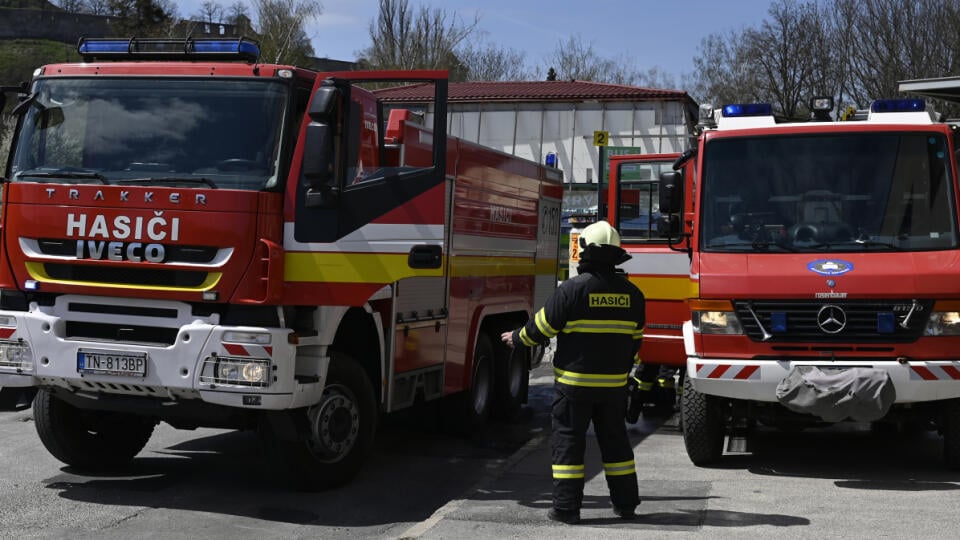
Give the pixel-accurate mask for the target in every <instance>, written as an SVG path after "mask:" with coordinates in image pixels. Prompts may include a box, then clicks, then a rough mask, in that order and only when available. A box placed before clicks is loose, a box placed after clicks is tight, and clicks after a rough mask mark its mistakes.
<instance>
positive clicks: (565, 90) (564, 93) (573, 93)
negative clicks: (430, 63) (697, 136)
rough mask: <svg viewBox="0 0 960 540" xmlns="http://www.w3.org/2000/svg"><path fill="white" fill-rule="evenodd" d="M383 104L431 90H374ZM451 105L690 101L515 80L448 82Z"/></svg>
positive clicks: (426, 96) (667, 93) (597, 86)
mask: <svg viewBox="0 0 960 540" xmlns="http://www.w3.org/2000/svg"><path fill="white" fill-rule="evenodd" d="M377 96H378V97H380V98H381V99H383V100H384V101H402V102H416V101H430V100H432V99H433V87H432V85H429V84H414V85H409V86H401V87H396V88H386V89H383V90H377ZM447 98H448V101H449V102H450V103H469V102H491V101H501V102H502V101H509V102H512V101H585V100H597V101H643V100H664V99H666V100H680V101H691V102H692V101H693V100H692V98H691V97H690V96H689V95H688V94H687V93H686V92H684V91H682V90H661V89H656V88H642V87H639V86H625V85H620V84H609V83H598V82H590V81H517V82H499V81H496V82H451V83H450V85H449V88H448V96H447Z"/></svg>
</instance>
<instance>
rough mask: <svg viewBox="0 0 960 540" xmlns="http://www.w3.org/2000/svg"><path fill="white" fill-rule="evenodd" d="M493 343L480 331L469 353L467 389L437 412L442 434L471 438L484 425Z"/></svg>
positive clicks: (490, 397)
mask: <svg viewBox="0 0 960 540" xmlns="http://www.w3.org/2000/svg"><path fill="white" fill-rule="evenodd" d="M494 361H495V356H494V350H493V342H491V341H490V337H489V336H488V335H486V334H484V333H483V332H481V333H480V334H479V335H478V336H477V344H476V346H475V349H474V353H473V376H472V377H471V378H470V388H469V389H467V390H466V391H464V392H460V393H458V394H455V395H452V396H450V397H448V398H446V401H447V402H448V403H445V404H444V405H445V406H443V408H441V410H440V418H441V422H442V424H443V426H444V429H445V430H446V431H449V432H451V433H453V434H459V435H472V434H473V433H474V432H475V431H476V430H477V429H479V428H480V427H482V426H483V425H484V424H486V423H487V420H488V419H489V418H490V412H491V408H492V402H493V367H494V366H493V364H494Z"/></svg>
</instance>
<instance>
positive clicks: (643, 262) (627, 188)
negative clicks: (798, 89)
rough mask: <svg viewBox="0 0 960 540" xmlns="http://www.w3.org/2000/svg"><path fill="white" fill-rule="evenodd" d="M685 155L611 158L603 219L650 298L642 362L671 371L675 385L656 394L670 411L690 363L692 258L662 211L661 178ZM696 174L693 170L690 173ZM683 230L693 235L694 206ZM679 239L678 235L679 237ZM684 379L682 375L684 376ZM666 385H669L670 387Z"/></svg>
mask: <svg viewBox="0 0 960 540" xmlns="http://www.w3.org/2000/svg"><path fill="white" fill-rule="evenodd" d="M680 155H681V154H678V153H670V154H624V155H616V156H610V176H609V178H610V185H609V186H608V187H607V188H606V189H605V190H603V191H602V192H601V196H602V198H603V199H604V201H605V202H604V204H602V205H601V206H600V215H601V217H605V218H606V219H607V220H608V221H609V222H610V223H611V224H612V225H613V226H614V227H615V228H616V229H617V230H618V231H619V232H620V237H621V243H622V246H623V248H624V249H625V250H627V252H628V253H630V254H631V255H632V258H631V259H630V260H629V261H627V262H626V263H624V264H623V265H621V268H623V269H624V271H626V272H627V274H628V275H629V277H630V281H632V282H633V283H634V284H635V285H637V287H639V288H640V290H641V291H643V294H644V296H645V298H646V301H647V302H646V326H645V328H644V333H643V345H641V348H640V357H641V359H642V361H643V363H644V364H653V365H656V366H662V367H666V368H669V371H668V373H669V377H670V380H669V381H668V382H669V383H670V384H667V385H659V386H656V387H655V388H653V389H652V393H653V398H652V399H653V400H654V402H655V403H659V404H660V405H661V406H663V407H664V408H667V407H670V408H672V406H673V405H674V402H675V399H676V394H675V391H674V387H673V386H672V385H673V378H672V375H673V371H677V372H679V373H681V374H682V372H683V369H684V368H685V366H686V361H687V357H686V354H685V352H684V348H683V336H682V334H681V328H682V325H683V321H685V320H687V319H688V318H689V315H688V310H687V303H686V302H687V299H688V298H690V296H691V289H690V255H689V253H688V251H687V249H686V248H685V245H686V244H685V242H686V238H687V236H688V235H683V236H681V237H679V238H677V237H674V238H671V235H670V234H669V231H670V229H669V220H668V216H661V214H660V209H659V204H660V202H659V196H658V192H659V191H658V190H659V178H660V174H661V173H663V172H666V171H670V170H673V164H674V163H676V162H677V160H678V159H679V158H680ZM686 170H688V171H689V172H691V173H692V169H690V168H689V167H688V168H687V169H686ZM685 203H686V204H687V205H688V208H686V209H684V213H683V216H680V215H676V216H673V218H674V219H675V220H679V219H681V217H682V223H681V224H680V225H674V227H676V226H680V227H683V229H684V230H687V231H689V227H690V224H691V221H690V220H691V219H692V205H691V203H690V199H689V197H688V198H687V199H686V200H685ZM674 236H676V234H675V233H674ZM681 376H682V375H681ZM665 382H666V381H665Z"/></svg>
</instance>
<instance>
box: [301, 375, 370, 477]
mask: <svg viewBox="0 0 960 540" xmlns="http://www.w3.org/2000/svg"><path fill="white" fill-rule="evenodd" d="M307 416H308V418H309V419H310V440H309V443H310V447H311V449H312V450H313V452H314V454H316V455H317V456H318V457H320V458H323V459H326V460H328V461H339V460H340V459H343V458H344V457H345V456H346V455H347V454H349V453H350V450H351V449H352V448H353V445H354V444H355V443H356V441H357V435H358V434H359V433H360V409H359V407H357V404H356V400H354V399H353V394H351V393H350V391H349V390H347V389H346V388H345V387H343V386H340V385H332V386H328V387H327V388H326V389H324V391H323V395H322V396H321V398H320V403H318V404H317V405H314V406H313V407H310V409H309V411H308V412H307Z"/></svg>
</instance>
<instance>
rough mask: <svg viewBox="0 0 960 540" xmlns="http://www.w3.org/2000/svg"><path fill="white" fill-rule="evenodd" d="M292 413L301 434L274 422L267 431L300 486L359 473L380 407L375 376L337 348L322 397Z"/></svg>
mask: <svg viewBox="0 0 960 540" xmlns="http://www.w3.org/2000/svg"><path fill="white" fill-rule="evenodd" d="M289 414H290V415H291V418H290V419H291V420H292V425H294V426H296V427H297V428H299V429H297V430H296V436H293V437H278V436H277V433H276V431H275V430H274V429H273V428H272V426H270V425H269V424H268V425H265V426H262V427H261V436H262V437H263V438H264V444H265V446H266V449H267V451H268V455H269V457H270V459H271V462H272V463H274V464H281V466H283V467H285V468H286V471H285V472H287V473H288V476H287V479H288V480H290V482H291V483H292V484H293V485H294V487H296V488H298V489H301V490H304V491H320V490H324V489H329V488H334V487H338V486H342V485H344V484H346V483H347V482H349V481H350V480H351V479H353V477H354V476H356V474H357V473H358V472H359V471H360V467H361V466H362V465H363V461H364V460H365V459H366V457H367V456H368V455H369V453H370V450H371V449H372V447H373V442H374V436H375V434H376V430H377V415H378V411H377V400H376V396H375V394H374V391H373V385H372V384H371V382H370V378H369V377H367V373H366V372H365V371H364V370H363V368H362V367H360V365H359V364H358V363H357V362H356V361H355V360H353V359H352V358H350V357H349V356H347V355H344V354H341V353H337V352H334V353H333V354H332V358H331V361H330V369H329V371H328V373H327V382H326V387H325V388H324V390H323V394H322V396H321V398H320V401H319V403H317V404H316V405H313V406H312V407H308V408H306V409H297V410H295V411H290V412H289ZM290 439H293V440H290Z"/></svg>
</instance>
